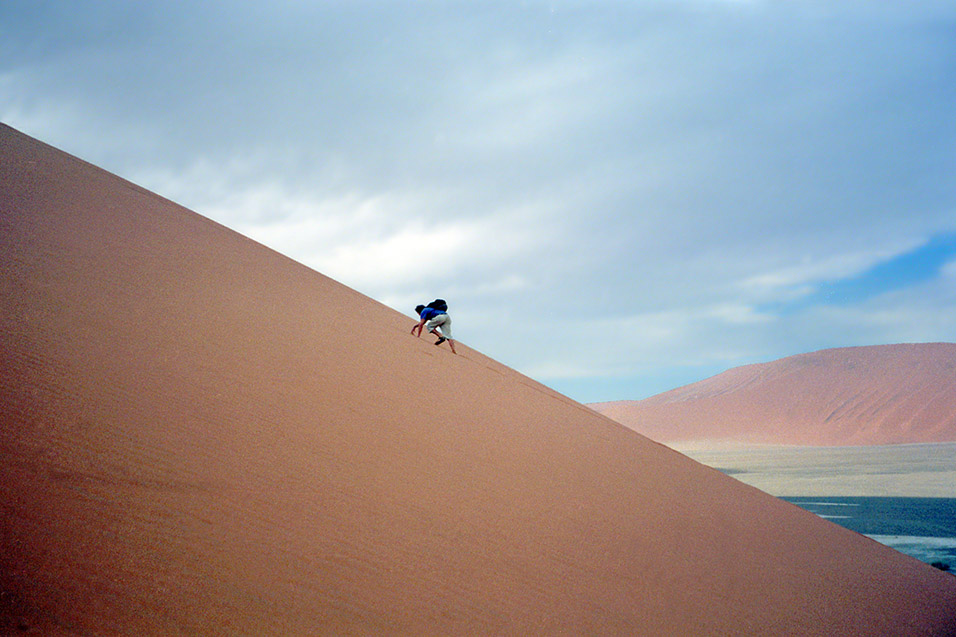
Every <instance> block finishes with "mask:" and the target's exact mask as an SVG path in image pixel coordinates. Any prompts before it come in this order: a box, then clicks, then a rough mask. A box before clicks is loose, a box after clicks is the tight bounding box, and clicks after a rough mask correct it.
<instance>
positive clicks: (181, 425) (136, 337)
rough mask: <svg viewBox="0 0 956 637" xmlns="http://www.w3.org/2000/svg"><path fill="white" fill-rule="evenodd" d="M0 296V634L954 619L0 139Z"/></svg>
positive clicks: (535, 400) (797, 524)
mask: <svg viewBox="0 0 956 637" xmlns="http://www.w3.org/2000/svg"><path fill="white" fill-rule="evenodd" d="M0 285H2V290H0V308H2V311H0V362H2V364H0V404H2V406H3V412H2V414H3V415H2V418H3V422H2V427H0V450H2V454H3V455H2V458H3V462H2V463H0V502H2V503H3V507H2V527H0V528H2V532H0V566H2V570H0V587H2V588H0V632H3V633H10V632H24V633H30V632H33V633H35V634H82V635H117V634H123V635H144V634H156V635H159V634H161V635H170V634H202V635H219V634H221V635H265V634H275V635H309V634H405V635H407V634H442V635H462V634H480V635H487V634H500V633H507V634H575V635H580V634H602V635H608V634H645V635H671V634H672V635H688V634H694V635H697V634H722V635H726V634H746V635H779V634H800V635H892V634H947V633H949V634H952V633H953V631H956V617H954V614H956V611H954V609H956V578H953V577H952V576H950V575H947V574H943V573H940V572H938V571H936V570H935V569H932V568H931V567H928V566H926V565H924V564H921V563H920V562H918V561H916V560H913V559H911V558H908V557H906V556H904V555H902V554H900V553H897V552H894V551H892V550H890V549H887V548H885V547H883V546H881V545H879V544H877V543H875V542H872V541H870V540H867V539H866V538H863V537H861V536H858V535H856V534H854V533H851V532H849V531H846V530H844V529H841V528H839V527H837V526H835V525H832V524H830V523H828V522H826V521H824V520H821V519H819V518H817V517H815V516H813V515H811V514H809V513H806V512H804V511H802V510H800V509H798V508H797V507H794V506H792V505H789V504H786V503H784V502H782V501H779V500H776V499H774V498H771V497H769V496H767V495H765V494H763V493H761V492H759V491H757V490H756V489H753V488H750V487H747V486H745V485H742V484H740V483H738V482H736V481H734V480H732V479H731V478H729V477H726V476H724V475H723V474H721V473H719V472H717V471H715V470H712V469H709V468H706V467H704V466H703V465H700V464H698V463H695V462H693V461H691V460H690V459H688V458H685V457H683V456H681V455H679V454H677V453H676V452H673V451H671V450H669V449H667V448H666V447H664V446H662V445H659V444H656V443H653V442H651V441H649V440H648V439H646V438H644V437H642V436H640V435H638V434H636V433H634V432H633V431H631V430H629V429H627V428H626V427H623V426H621V425H620V424H618V423H615V422H613V421H611V420H610V419H607V418H605V417H603V416H601V415H599V414H597V413H595V412H594V411H592V410H590V409H587V408H585V407H583V406H581V405H579V404H577V403H575V402H573V401H571V400H569V399H567V398H565V397H563V396H560V395H558V394H556V393H554V392H553V391H550V390H549V389H547V388H545V387H543V386H541V385H539V384H537V383H535V382H534V381H532V380H530V379H528V378H526V377H523V376H521V375H520V374H518V373H516V372H514V371H512V370H510V369H508V368H506V367H504V366H502V365H500V364H498V363H496V362H495V361H493V360H490V359H488V358H487V357H484V356H482V355H481V354H480V353H478V352H476V351H474V350H472V349H469V348H468V347H467V346H465V345H464V344H462V345H461V346H460V348H459V352H460V354H461V355H459V356H454V355H452V354H451V353H450V352H449V351H448V350H447V349H445V348H437V347H435V346H433V345H432V344H431V343H430V341H428V340H426V339H421V340H419V339H416V338H414V337H412V336H410V335H409V333H408V330H409V328H410V327H411V325H412V323H413V318H412V317H411V316H410V315H409V316H402V315H400V314H398V313H396V312H394V311H393V310H391V309H389V308H387V307H384V306H382V305H380V304H378V303H376V302H374V301H372V300H370V299H368V298H366V297H364V296H362V295H360V294H358V293H357V292H355V291H353V290H351V289H348V288H346V287H344V286H342V285H340V284H338V283H336V282H335V281H332V280H330V279H328V278H326V277H324V276H322V275H320V274H318V273H316V272H314V271H311V270H309V269H308V268H306V267H303V266H302V265H299V264H297V263H295V262H293V261H291V260H289V259H287V258H285V257H283V256H281V255H279V254H277V253H275V252H273V251H270V250H268V249H266V248H264V247H262V246H260V245H257V244H256V243H254V242H252V241H250V240H248V239H246V238H243V237H242V236H239V235H237V234H235V233H233V232H231V231H229V230H227V229H225V228H223V227H221V226H219V225H217V224H215V223H213V222H211V221H209V220H207V219H204V218H202V217H200V216H198V215H196V214H194V213H192V212H190V211H188V210H185V209H183V208H182V207H179V206H177V205H175V204H173V203H171V202H169V201H167V200H165V199H163V198H161V197H159V196H157V195H154V194H152V193H150V192H147V191H145V190H143V189H142V188H139V187H137V186H135V185H133V184H130V183H129V182H126V181H124V180H122V179H120V178H118V177H116V176H113V175H110V174H108V173H106V172H104V171H102V170H99V169H97V168H95V167H93V166H91V165H89V164H86V163H84V162H82V161H79V160H77V159H75V158H72V157H70V156H68V155H65V154H63V153H61V152H59V151H57V150H55V149H52V148H50V147H48V146H45V145H43V144H41V143H39V142H37V141H35V140H32V139H30V138H29V137H26V136H24V135H22V134H20V133H18V132H16V131H14V130H12V129H10V128H8V127H5V126H0ZM462 332H464V330H462Z"/></svg>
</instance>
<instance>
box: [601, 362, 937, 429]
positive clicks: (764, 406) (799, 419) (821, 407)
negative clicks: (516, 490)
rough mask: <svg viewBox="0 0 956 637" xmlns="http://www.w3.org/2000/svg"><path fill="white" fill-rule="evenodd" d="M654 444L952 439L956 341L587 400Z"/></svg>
mask: <svg viewBox="0 0 956 637" xmlns="http://www.w3.org/2000/svg"><path fill="white" fill-rule="evenodd" d="M591 407H592V408H594V409H595V410H597V411H599V412H600V413H602V414H604V415H606V416H609V417H610V418H613V419H615V420H617V421H618V422H621V423H624V424H626V425H627V426H629V427H632V428H633V429H635V430H636V431H639V432H640V433H642V434H644V435H645V436H648V437H650V438H652V439H654V440H658V441H660V442H667V443H674V442H683V441H689V440H709V441H720V440H729V441H734V442H744V443H766V444H793V445H811V446H827V445H834V446H840V445H889V444H903V443H927V442H952V441H956V343H923V344H905V345H876V346H871V347H848V348H840V349H828V350H822V351H819V352H813V353H810V354H801V355H799V356H791V357H789V358H783V359H780V360H777V361H773V362H771V363H763V364H759V365H747V366H745V367H737V368H735V369H731V370H729V371H726V372H724V373H722V374H718V375H717V376H714V377H712V378H708V379H706V380H702V381H700V382H699V383H694V384H692V385H687V386H685V387H680V388H678V389H674V390H671V391H669V392H665V393H663V394H658V395H657V396H652V397H651V398H647V399H645V400H640V401H619V402H610V403H597V404H593V405H591Z"/></svg>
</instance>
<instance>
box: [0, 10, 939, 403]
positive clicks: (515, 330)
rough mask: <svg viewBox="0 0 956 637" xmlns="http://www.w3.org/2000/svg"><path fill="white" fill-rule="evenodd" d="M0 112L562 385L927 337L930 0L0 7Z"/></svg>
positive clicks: (932, 111) (930, 310)
mask: <svg viewBox="0 0 956 637" xmlns="http://www.w3.org/2000/svg"><path fill="white" fill-rule="evenodd" d="M267 5H268V6H267ZM0 121H3V122H4V123H6V124H9V125H11V126H13V127H15V128H17V129H19V130H21V131H23V132H25V133H27V134H29V135H32V136H34V137H37V138H39V139H41V140H43V141H45V142H47V143H50V144H53V145H54V146H57V147H59V148H61V149H63V150H66V151H68V152H70V153H73V154H75V155H78V156H80V157H81V158H83V159H86V160H88V161H90V162H92V163H94V164H97V165H99V166H102V167H104V168H106V169H108V170H110V171H112V172H115V173H118V174H119V175H121V176H123V177H126V178H127V179H130V180H132V181H134V182H136V183H139V184H141V185H143V186H145V187H147V188H149V189H150V190H154V191H156V192H158V193H160V194H162V195H164V196H166V197H168V198H170V199H173V200H175V201H177V202H178V203H181V204H183V205H185V206H187V207H189V208H191V209H193V210H195V211H197V212H199V213H201V214H203V215H205V216H208V217H211V218H213V219H215V220H217V221H219V222H221V223H223V224H225V225H227V226H229V227H231V228H233V229H235V230H237V231H239V232H242V233H243V234H246V235H248V236H250V237H252V238H254V239H256V240H258V241H260V242H262V243H265V244H267V245H269V246H270V247H273V248H275V249H276V250H278V251H280V252H282V253H284V254H286V255H288V256H290V257H292V258H294V259H296V260H297V261H300V262H303V263H305V264H306V265H309V266H310V267H313V268H315V269H316V270H319V271H320V272H323V273H324V274H327V275H329V276H331V277H333V278H335V279H337V280H339V281H341V282H343V283H345V284H347V285H349V286H351V287H353V288H355V289H357V290H359V291H360V292H362V293H364V294H366V295H368V296H371V297H373V298H375V299H377V300H379V301H381V302H382V303H385V304H386V305H389V306H391V307H393V308H395V309H397V310H399V311H402V312H404V313H407V314H408V315H409V322H410V323H411V322H412V321H413V317H412V308H413V307H414V305H416V303H418V302H427V301H428V300H430V299H431V298H434V297H436V296H441V297H444V298H446V299H448V301H449V303H450V306H451V313H452V316H453V317H454V320H455V330H456V336H457V337H458V338H459V339H460V340H461V341H463V342H465V343H467V344H469V345H471V346H473V347H476V348H478V349H479V350H481V351H483V352H485V353H487V354H489V355H491V356H493V357H495V358H497V359H499V360H501V361H502V362H504V363H506V364H508V365H510V366H512V367H515V368H516V369H518V370H519V371H522V372H524V373H526V374H528V375H529V376H532V377H533V378H535V379H537V380H539V381H542V382H544V383H546V384H548V385H550V386H552V387H554V388H555V389H558V390H559V391H562V392H564V393H566V394H568V395H569V396H571V397H573V398H576V399H578V400H580V401H584V402H592V401H601V400H616V399H637V398H643V397H646V396H649V395H652V394H655V393H658V392H660V391H664V390H667V389H671V388H673V387H677V386H679V385H683V384H686V383H689V382H693V381H696V380H700V379H702V378H706V377H708V376H711V375H713V374H715V373H718V372H720V371H723V370H725V369H728V368H730V367H734V366H737V365H741V364H747V363H754V362H763V361H769V360H773V359H776V358H780V357H783V356H788V355H792V354H797V353H801V352H806V351H812V350H817V349H822V348H828V347H839V346H850V345H871V344H880V343H897V342H921V341H954V340H956V179H954V176H956V3H954V2H952V1H951V0H947V1H944V2H943V1H940V2H937V1H934V0H922V1H920V2H911V1H909V0H885V1H883V0H881V1H880V2H874V1H873V0H861V1H856V0H840V1H839V2H834V1H833V0H821V1H819V2H818V1H812V2H811V1H801V0H788V1H771V0H767V1H762V0H631V1H629V2H625V1H623V0H622V1H619V2H600V1H596V0H595V1H591V2H584V1H570V0H569V1H554V2H545V1H540V2H539V1H519V0H509V1H507V2H496V1H489V2H465V1H447V2H439V1H423V0H416V1H413V0H393V1H385V0H335V1H327V2H321V1H310V2H306V1H291V0H278V1H273V2H271V3H263V2H240V1H235V2H209V1H203V0H193V1H190V2H175V1H170V0H162V1H146V0H142V1H137V2H129V1H128V0H113V1H102V2H87V1H83V0H63V1H60V2H51V1H46V0H5V1H4V2H3V3H2V4H0ZM344 334H345V332H344V327H343V335H344Z"/></svg>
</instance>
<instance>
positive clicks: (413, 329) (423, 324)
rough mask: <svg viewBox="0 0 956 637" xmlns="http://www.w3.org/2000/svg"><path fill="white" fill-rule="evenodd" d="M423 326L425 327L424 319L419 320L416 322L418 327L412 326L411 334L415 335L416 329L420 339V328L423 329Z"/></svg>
mask: <svg viewBox="0 0 956 637" xmlns="http://www.w3.org/2000/svg"><path fill="white" fill-rule="evenodd" d="M424 326H425V319H421V320H420V321H418V325H413V326H412V334H414V333H415V329H416V328H417V329H418V338H421V337H422V328H423V327H424Z"/></svg>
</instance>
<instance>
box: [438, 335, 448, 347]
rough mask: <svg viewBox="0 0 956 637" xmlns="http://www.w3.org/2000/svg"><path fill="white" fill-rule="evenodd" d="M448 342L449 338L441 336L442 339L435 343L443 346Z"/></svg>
mask: <svg viewBox="0 0 956 637" xmlns="http://www.w3.org/2000/svg"><path fill="white" fill-rule="evenodd" d="M447 340H448V339H447V338H445V337H444V336H441V337H439V338H438V340H437V341H435V345H441V344H442V343H444V342H445V341H447Z"/></svg>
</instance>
